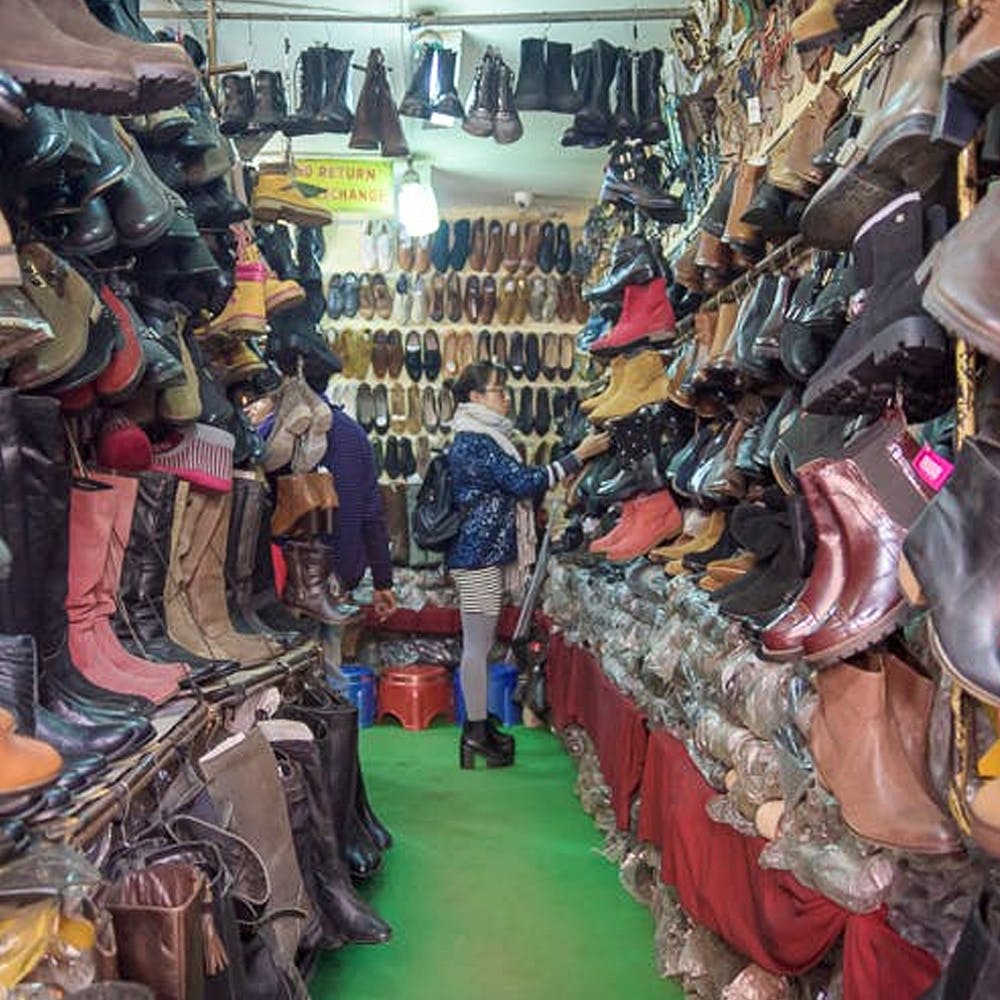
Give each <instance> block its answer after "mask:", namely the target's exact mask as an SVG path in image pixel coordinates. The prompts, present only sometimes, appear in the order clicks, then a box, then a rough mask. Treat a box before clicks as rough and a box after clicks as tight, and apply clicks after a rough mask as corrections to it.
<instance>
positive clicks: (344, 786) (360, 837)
mask: <svg viewBox="0 0 1000 1000" xmlns="http://www.w3.org/2000/svg"><path fill="white" fill-rule="evenodd" d="M279 714H280V715H281V716H282V717H283V718H287V719H298V720H300V721H302V722H304V723H306V725H307V726H309V728H310V729H311V730H312V732H313V735H314V736H315V737H316V740H317V741H318V743H319V748H320V755H321V757H322V759H323V773H324V776H325V778H326V783H327V788H328V790H329V795H330V804H331V807H332V812H333V816H334V821H335V824H336V834H337V843H338V844H339V846H340V856H341V858H342V859H343V860H344V861H345V862H346V863H347V865H348V867H349V868H350V870H351V874H352V876H354V877H355V878H367V877H368V876H369V875H372V874H374V873H375V872H376V871H378V869H379V867H380V866H381V864H382V854H381V852H380V851H379V850H378V848H377V847H376V846H375V844H374V843H373V841H372V839H371V837H370V836H369V834H368V831H367V829H366V828H365V827H364V825H363V824H362V822H361V819H360V817H359V815H358V809H357V801H358V781H359V778H360V775H361V762H360V759H359V756H358V710H357V708H356V707H355V706H354V705H352V704H351V703H350V702H349V701H347V699H345V698H342V697H341V696H339V695H335V694H333V693H332V692H331V691H330V690H329V689H327V688H319V687H315V686H313V685H307V686H306V687H305V688H304V690H303V691H302V693H301V694H300V695H299V696H298V697H297V698H296V699H295V700H294V701H291V702H286V703H285V704H284V705H283V706H282V707H281V709H280V711H279Z"/></svg>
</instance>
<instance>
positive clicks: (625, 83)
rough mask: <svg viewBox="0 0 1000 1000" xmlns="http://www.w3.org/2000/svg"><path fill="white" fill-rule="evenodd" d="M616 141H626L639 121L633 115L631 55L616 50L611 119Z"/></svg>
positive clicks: (636, 127)
mask: <svg viewBox="0 0 1000 1000" xmlns="http://www.w3.org/2000/svg"><path fill="white" fill-rule="evenodd" d="M611 124H612V127H613V129H614V137H615V138H616V139H628V138H629V137H630V136H633V135H635V134H636V131H637V129H638V127H639V120H638V118H636V114H635V92H634V89H633V87H632V53H631V52H629V50H628V49H619V50H618V63H617V65H616V67H615V113H614V116H613V117H612V119H611Z"/></svg>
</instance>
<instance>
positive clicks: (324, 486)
mask: <svg viewBox="0 0 1000 1000" xmlns="http://www.w3.org/2000/svg"><path fill="white" fill-rule="evenodd" d="M339 506H340V498H339V497H338V496H337V488H336V486H334V483H333V476H332V475H330V473H329V472H300V473H294V474H292V475H288V476H278V499H277V502H276V503H275V505H274V513H273V514H272V515H271V534H272V535H284V536H286V537H288V536H291V537H295V536H300V537H302V536H308V535H314V534H317V533H318V532H321V531H330V530H332V528H333V517H332V515H333V512H335V511H336V510H337V508H338V507H339Z"/></svg>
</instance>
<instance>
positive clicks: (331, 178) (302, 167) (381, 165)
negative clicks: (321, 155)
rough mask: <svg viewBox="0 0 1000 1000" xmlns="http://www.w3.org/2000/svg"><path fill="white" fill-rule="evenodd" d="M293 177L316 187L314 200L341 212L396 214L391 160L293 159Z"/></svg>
mask: <svg viewBox="0 0 1000 1000" xmlns="http://www.w3.org/2000/svg"><path fill="white" fill-rule="evenodd" d="M295 168H296V170H295V179H296V180H297V181H298V182H300V183H302V184H310V185H312V186H313V187H316V188H320V189H321V190H322V192H323V193H322V194H320V195H318V196H316V198H315V200H316V201H317V202H319V204H320V205H322V206H323V207H324V208H328V209H329V210H330V211H331V212H333V213H335V214H341V215H372V216H378V217H386V218H391V217H392V216H394V215H395V214H396V188H395V185H394V183H393V177H392V161H391V160H356V159H353V158H351V157H345V158H344V159H337V160H333V159H307V158H304V157H296V158H295Z"/></svg>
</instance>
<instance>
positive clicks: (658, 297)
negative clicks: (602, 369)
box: [590, 278, 676, 354]
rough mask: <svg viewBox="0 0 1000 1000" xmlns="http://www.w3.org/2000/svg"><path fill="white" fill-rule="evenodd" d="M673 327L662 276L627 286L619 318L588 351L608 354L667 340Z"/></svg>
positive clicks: (671, 312) (672, 316) (672, 315)
mask: <svg viewBox="0 0 1000 1000" xmlns="http://www.w3.org/2000/svg"><path fill="white" fill-rule="evenodd" d="M675 328H676V323H675V321H674V311H673V309H672V308H671V306H670V300H669V299H668V298H667V286H666V281H665V279H663V278H654V279H653V280H652V281H649V282H647V283H646V284H644V285H626V286H625V304H624V306H623V307H622V312H621V317H620V318H619V320H618V322H617V323H616V324H615V325H614V327H612V329H611V330H610V331H609V332H608V333H606V334H605V335H604V336H603V337H600V338H598V339H597V340H595V341H594V342H593V343H592V344H591V345H590V350H591V353H593V354H604V353H608V354H610V353H617V352H618V351H623V350H626V349H628V348H634V347H637V346H639V345H641V344H655V343H659V342H662V341H664V340H669V339H670V338H671V337H672V336H673V333H674V330H675Z"/></svg>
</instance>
